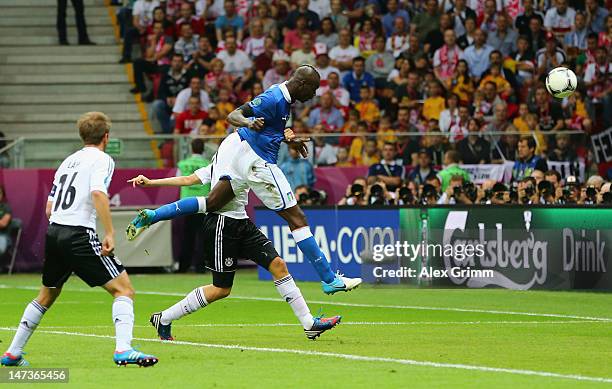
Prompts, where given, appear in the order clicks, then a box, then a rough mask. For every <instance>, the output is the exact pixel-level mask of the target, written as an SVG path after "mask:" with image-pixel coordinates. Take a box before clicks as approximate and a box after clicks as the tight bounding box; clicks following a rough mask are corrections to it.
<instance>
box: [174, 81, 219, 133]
mask: <svg viewBox="0 0 612 389" xmlns="http://www.w3.org/2000/svg"><path fill="white" fill-rule="evenodd" d="M193 95H196V96H197V95H200V103H201V104H202V111H206V112H208V109H209V108H210V98H209V97H208V93H206V91H205V90H204V89H202V80H200V78H198V77H192V78H191V81H190V82H189V88H185V89H183V90H182V91H180V92H179V94H178V95H177V96H176V101H175V102H174V106H173V107H172V113H173V114H174V116H176V115H178V114H180V113H181V112H184V111H185V110H186V109H187V105H188V104H189V98H190V97H191V96H193ZM173 127H174V126H173Z"/></svg>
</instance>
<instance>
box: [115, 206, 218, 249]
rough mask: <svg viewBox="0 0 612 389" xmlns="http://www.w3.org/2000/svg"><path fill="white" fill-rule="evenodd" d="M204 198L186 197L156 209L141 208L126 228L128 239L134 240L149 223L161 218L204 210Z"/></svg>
mask: <svg viewBox="0 0 612 389" xmlns="http://www.w3.org/2000/svg"><path fill="white" fill-rule="evenodd" d="M205 206H206V198H204V197H188V198H185V199H181V200H179V201H175V202H174V203H170V204H166V205H162V206H161V207H159V208H157V209H143V210H141V211H139V212H138V215H136V217H135V218H134V219H132V221H131V222H130V224H128V226H127V229H126V234H127V238H128V240H134V239H136V238H137V237H138V235H140V234H141V233H142V232H143V231H144V230H145V229H147V228H148V227H149V226H150V225H152V224H155V223H157V222H159V221H162V220H170V219H173V218H175V217H177V216H183V215H191V214H194V213H198V212H205V210H206V208H205Z"/></svg>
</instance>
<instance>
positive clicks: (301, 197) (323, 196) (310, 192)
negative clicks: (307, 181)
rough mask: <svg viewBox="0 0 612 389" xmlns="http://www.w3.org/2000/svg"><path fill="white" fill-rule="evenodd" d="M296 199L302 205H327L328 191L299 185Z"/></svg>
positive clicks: (296, 189) (296, 190)
mask: <svg viewBox="0 0 612 389" xmlns="http://www.w3.org/2000/svg"><path fill="white" fill-rule="evenodd" d="M295 199H296V200H297V202H298V205H299V206H301V207H302V206H305V205H325V202H326V200H327V193H325V191H322V190H316V189H311V188H309V187H308V186H306V185H299V186H297V187H296V188H295Z"/></svg>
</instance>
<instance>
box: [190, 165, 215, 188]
mask: <svg viewBox="0 0 612 389" xmlns="http://www.w3.org/2000/svg"><path fill="white" fill-rule="evenodd" d="M193 174H195V175H196V176H198V178H199V179H200V181H202V184H203V185H206V184H208V183H210V181H211V178H212V163H211V164H210V165H208V166H205V167H201V168H199V169H198V170H196V171H195V172H193Z"/></svg>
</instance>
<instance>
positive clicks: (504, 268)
mask: <svg viewBox="0 0 612 389" xmlns="http://www.w3.org/2000/svg"><path fill="white" fill-rule="evenodd" d="M527 212H528V213H527ZM527 212H526V213H524V215H523V218H524V222H525V231H524V233H522V234H521V237H522V238H523V239H516V238H517V237H518V234H517V233H516V231H513V233H512V234H511V235H512V238H514V239H512V238H507V237H505V236H504V225H503V223H495V229H494V230H492V233H490V234H488V235H489V236H487V233H486V232H487V230H486V226H485V223H478V231H477V236H475V235H476V231H468V230H467V229H466V227H467V224H468V223H467V222H468V215H469V212H468V211H451V212H449V213H448V215H447V217H446V222H445V224H444V235H443V243H444V244H451V245H465V244H482V245H483V246H484V248H485V249H484V253H483V254H482V255H478V254H475V255H473V256H471V257H468V258H465V259H463V260H456V259H455V258H454V257H452V256H450V255H444V266H445V268H446V269H449V270H450V269H451V268H453V267H465V268H474V267H478V268H481V269H490V270H492V271H493V277H487V278H471V277H469V276H463V277H461V276H456V275H452V274H451V273H449V279H450V280H451V281H452V282H453V283H455V284H457V285H460V284H464V283H465V284H466V286H468V287H470V288H481V287H484V286H487V285H496V286H501V287H504V288H511V289H530V288H532V287H533V286H534V285H536V284H537V285H543V284H544V283H545V282H546V276H547V270H548V269H547V264H548V242H547V241H540V240H537V239H536V238H535V235H534V233H533V231H530V226H531V223H532V220H531V212H530V211H527ZM493 233H494V236H493V237H492V238H493V239H491V235H493ZM517 278H520V279H521V280H517Z"/></svg>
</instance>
